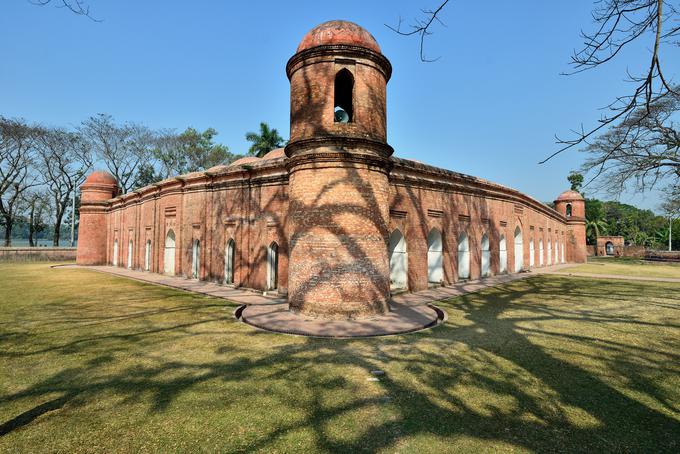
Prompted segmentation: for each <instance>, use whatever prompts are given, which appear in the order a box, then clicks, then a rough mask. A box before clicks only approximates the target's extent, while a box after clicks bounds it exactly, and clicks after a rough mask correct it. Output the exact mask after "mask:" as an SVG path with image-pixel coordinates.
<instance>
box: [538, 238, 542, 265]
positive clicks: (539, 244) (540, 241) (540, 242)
mask: <svg viewBox="0 0 680 454" xmlns="http://www.w3.org/2000/svg"><path fill="white" fill-rule="evenodd" d="M538 266H543V238H539V239H538Z"/></svg>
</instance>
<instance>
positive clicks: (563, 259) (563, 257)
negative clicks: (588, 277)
mask: <svg viewBox="0 0 680 454" xmlns="http://www.w3.org/2000/svg"><path fill="white" fill-rule="evenodd" d="M560 248H561V249H562V254H561V255H560V258H561V259H562V263H565V262H566V261H567V259H566V258H565V256H564V240H562V243H560Z"/></svg>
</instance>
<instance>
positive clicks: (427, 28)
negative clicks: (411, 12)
mask: <svg viewBox="0 0 680 454" xmlns="http://www.w3.org/2000/svg"><path fill="white" fill-rule="evenodd" d="M447 3H449V0H445V1H443V2H442V3H441V4H440V5H439V6H438V7H437V8H435V9H434V10H431V9H422V10H421V12H422V13H423V15H424V16H425V17H424V18H416V19H414V22H413V23H412V24H411V25H410V26H409V28H410V30H408V31H404V30H402V25H403V21H402V19H401V17H400V18H399V22H398V23H397V26H396V27H393V26H391V25H387V24H385V27H387V28H389V29H390V30H392V31H393V32H395V33H398V34H400V35H402V36H414V35H416V36H418V37H419V38H420V60H421V61H424V62H434V61H437V60H439V58H440V57H437V58H433V59H429V58H426V57H425V38H426V37H427V36H430V35H431V34H432V31H431V29H432V25H433V24H434V23H435V22H437V23H438V24H440V25H443V26H446V24H444V22H442V21H441V19H440V18H439V14H440V13H441V11H442V10H443V9H444V7H445V6H446V4H447Z"/></svg>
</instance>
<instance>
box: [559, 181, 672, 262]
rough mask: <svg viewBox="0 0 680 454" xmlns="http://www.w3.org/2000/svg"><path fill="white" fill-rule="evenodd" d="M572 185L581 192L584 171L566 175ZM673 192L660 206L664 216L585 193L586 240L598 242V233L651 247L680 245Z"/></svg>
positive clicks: (590, 242)
mask: <svg viewBox="0 0 680 454" xmlns="http://www.w3.org/2000/svg"><path fill="white" fill-rule="evenodd" d="M567 180H568V181H569V182H570V183H571V189H572V190H574V191H579V192H581V189H582V185H583V175H581V174H580V173H578V172H572V173H570V174H569V176H568V177H567ZM673 194H674V193H673V192H671V193H667V194H665V200H664V201H663V203H661V205H660V206H659V209H660V211H661V212H662V213H663V215H662V216H659V215H657V214H654V213H653V212H652V211H651V210H641V209H639V208H637V207H634V206H632V205H628V204H625V203H620V202H615V201H602V200H599V199H596V198H587V197H586V242H587V243H588V244H596V242H597V237H598V236H604V235H615V236H623V237H624V239H625V241H626V243H627V244H632V245H638V246H645V247H647V248H651V249H666V248H668V241H669V236H670V238H671V245H672V248H673V250H678V249H680V200H678V199H677V198H675V197H674V195H673Z"/></svg>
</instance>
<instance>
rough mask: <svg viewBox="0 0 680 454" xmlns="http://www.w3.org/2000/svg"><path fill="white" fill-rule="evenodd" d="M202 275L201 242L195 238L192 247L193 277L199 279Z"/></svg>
mask: <svg viewBox="0 0 680 454" xmlns="http://www.w3.org/2000/svg"><path fill="white" fill-rule="evenodd" d="M200 275H201V242H200V241H199V240H194V242H193V243H192V247H191V278H192V279H198V278H199V276H200Z"/></svg>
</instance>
